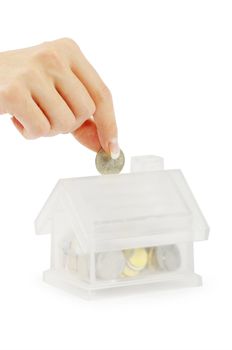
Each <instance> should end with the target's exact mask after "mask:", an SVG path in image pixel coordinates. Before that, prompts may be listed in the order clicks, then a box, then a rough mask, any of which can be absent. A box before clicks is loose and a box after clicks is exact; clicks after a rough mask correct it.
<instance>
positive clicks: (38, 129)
mask: <svg viewBox="0 0 232 350" xmlns="http://www.w3.org/2000/svg"><path fill="white" fill-rule="evenodd" d="M49 131H50V126H49V124H48V123H40V124H37V125H35V126H34V127H33V129H32V130H30V132H29V135H30V137H31V138H33V139H37V138H39V137H43V136H47V135H48V134H49Z"/></svg>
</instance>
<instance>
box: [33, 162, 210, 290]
mask: <svg viewBox="0 0 232 350" xmlns="http://www.w3.org/2000/svg"><path fill="white" fill-rule="evenodd" d="M149 162H150V165H149ZM131 168H132V170H133V172H132V173H129V174H121V175H106V176H95V177H85V178H73V179H62V180H60V181H59V182H58V184H57V186H56V187H55V189H54V191H53V192H52V194H51V195H50V197H49V199H48V201H47V202H46V204H45V206H44V208H43V209H42V211H41V212H40V214H39V216H38V218H37V220H36V223H35V224H36V232H37V233H50V234H51V269H50V270H49V271H48V272H46V273H45V275H44V276H45V279H46V280H47V281H48V282H50V283H53V284H56V285H59V286H63V287H64V286H66V287H67V286H69V287H71V286H72V287H73V286H74V287H76V288H81V289H83V290H85V291H86V292H87V294H88V293H89V292H91V293H92V292H93V291H99V290H102V289H105V288H113V287H119V286H132V285H138V284H144V285H147V284H151V283H161V285H162V284H165V286H172V284H175V283H177V284H181V285H199V284H200V283H201V279H200V277H199V276H197V275H196V274H195V273H194V264H193V242H194V241H197V240H204V239H207V237H208V231H209V228H208V225H207V223H206V221H205V219H204V217H203V215H202V213H201V211H200V209H199V207H198V205H197V203H196V201H195V199H194V197H193V195H192V193H191V191H190V189H189V187H188V185H187V183H186V181H185V179H184V177H183V175H182V173H181V171H180V170H162V168H163V160H162V158H160V157H154V156H148V157H135V158H133V161H132V166H131ZM147 169H149V171H147ZM157 169H159V170H157ZM154 170H156V171H154ZM185 282H186V283H185Z"/></svg>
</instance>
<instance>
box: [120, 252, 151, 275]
mask: <svg viewBox="0 0 232 350" xmlns="http://www.w3.org/2000/svg"><path fill="white" fill-rule="evenodd" d="M123 253H124V255H125V257H126V259H127V261H126V266H125V268H124V270H123V275H124V276H127V277H133V276H136V275H138V273H139V272H140V271H142V270H143V269H144V268H145V267H146V265H147V262H148V254H147V250H146V249H145V248H137V249H127V250H124V252H123Z"/></svg>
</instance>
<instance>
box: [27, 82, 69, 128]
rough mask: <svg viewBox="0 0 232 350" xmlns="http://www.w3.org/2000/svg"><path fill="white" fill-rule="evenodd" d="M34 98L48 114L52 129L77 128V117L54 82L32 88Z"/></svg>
mask: <svg viewBox="0 0 232 350" xmlns="http://www.w3.org/2000/svg"><path fill="white" fill-rule="evenodd" d="M32 98H33V100H34V101H35V103H36V104H37V105H38V107H39V108H40V109H41V110H42V111H43V113H44V114H45V115H46V117H47V119H48V120H49V122H50V124H51V130H52V131H55V132H58V133H67V132H70V131H73V130H75V127H76V118H75V116H74V114H73V112H72V111H71V109H70V108H69V106H68V105H67V103H66V102H65V101H64V99H63V98H62V96H60V94H59V93H58V92H57V90H56V89H55V88H54V86H53V85H52V84H51V85H46V86H45V85H44V86H43V85H40V86H39V87H36V89H32Z"/></svg>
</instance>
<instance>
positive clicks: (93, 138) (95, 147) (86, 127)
mask: <svg viewBox="0 0 232 350" xmlns="http://www.w3.org/2000/svg"><path fill="white" fill-rule="evenodd" d="M72 134H73V136H74V137H75V138H76V139H77V140H78V141H79V142H80V143H81V144H82V145H84V146H86V147H88V148H89V149H91V150H92V151H95V152H98V151H99V149H100V148H101V144H100V141H99V138H98V133H97V127H96V124H95V122H94V121H93V120H91V119H89V120H87V121H86V122H85V123H84V124H82V125H81V127H80V128H78V129H77V130H75V131H74V132H73V133H72Z"/></svg>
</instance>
